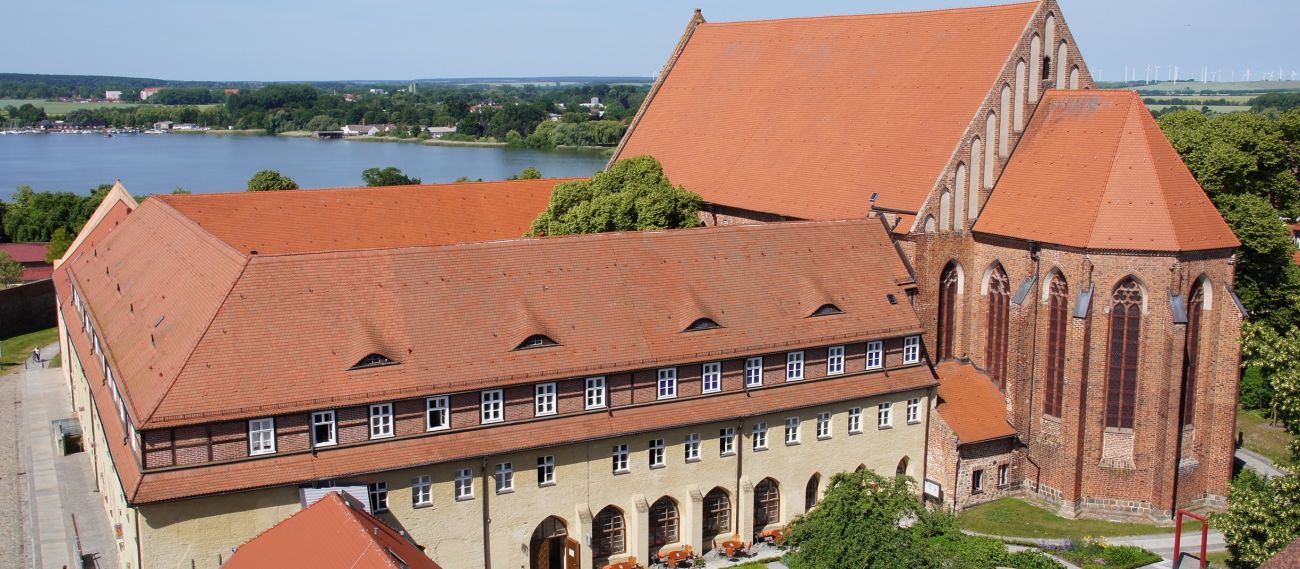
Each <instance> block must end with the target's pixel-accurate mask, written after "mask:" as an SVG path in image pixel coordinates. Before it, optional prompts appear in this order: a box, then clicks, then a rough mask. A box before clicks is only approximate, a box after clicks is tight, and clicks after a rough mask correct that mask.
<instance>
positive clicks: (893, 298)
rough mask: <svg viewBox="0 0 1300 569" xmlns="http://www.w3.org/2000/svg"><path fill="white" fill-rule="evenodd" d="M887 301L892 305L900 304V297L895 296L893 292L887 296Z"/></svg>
mask: <svg viewBox="0 0 1300 569" xmlns="http://www.w3.org/2000/svg"><path fill="white" fill-rule="evenodd" d="M885 300H888V301H889V303H890V304H898V297H897V296H894V293H892V292H891V293H886V294H885Z"/></svg>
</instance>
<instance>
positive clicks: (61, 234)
mask: <svg viewBox="0 0 1300 569" xmlns="http://www.w3.org/2000/svg"><path fill="white" fill-rule="evenodd" d="M74 237H75V236H74V235H73V234H72V233H70V232H68V230H67V229H66V228H63V227H60V228H58V229H55V230H54V234H53V235H51V236H50V242H49V243H46V244H45V262H47V263H53V262H54V260H55V259H60V258H62V257H63V254H64V253H67V252H68V247H71V246H72V239H73V238H74Z"/></svg>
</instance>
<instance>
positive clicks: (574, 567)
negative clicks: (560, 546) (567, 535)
mask: <svg viewBox="0 0 1300 569" xmlns="http://www.w3.org/2000/svg"><path fill="white" fill-rule="evenodd" d="M578 551H580V549H579V547H578V542H577V541H574V540H572V539H566V540H564V569H578Z"/></svg>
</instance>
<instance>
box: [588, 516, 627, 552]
mask: <svg viewBox="0 0 1300 569" xmlns="http://www.w3.org/2000/svg"><path fill="white" fill-rule="evenodd" d="M591 530H592V531H591V554H592V556H593V557H595V558H596V559H605V558H608V557H609V556H611V555H620V554H622V553H625V552H626V551H627V541H626V539H625V535H624V526H623V511H622V510H620V509H618V508H616V507H614V506H606V507H605V509H603V510H601V511H600V513H598V514H596V517H595V518H593V519H592V521H591Z"/></svg>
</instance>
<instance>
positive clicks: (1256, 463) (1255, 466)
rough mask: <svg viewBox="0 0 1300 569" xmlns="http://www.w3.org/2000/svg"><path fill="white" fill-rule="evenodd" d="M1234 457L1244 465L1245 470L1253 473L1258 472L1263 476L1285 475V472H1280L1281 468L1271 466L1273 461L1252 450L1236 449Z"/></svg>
mask: <svg viewBox="0 0 1300 569" xmlns="http://www.w3.org/2000/svg"><path fill="white" fill-rule="evenodd" d="M1236 456H1237V460H1240V461H1241V462H1242V463H1244V464H1245V465H1246V468H1249V469H1251V470H1254V471H1255V472H1258V473H1260V474H1263V475H1265V476H1286V474H1287V473H1286V471H1284V470H1282V469H1281V468H1278V467H1277V465H1275V464H1273V461H1271V460H1269V459H1268V458H1265V457H1264V455H1261V454H1259V453H1257V452H1255V451H1253V450H1249V449H1246V448H1244V447H1243V448H1239V449H1237V454H1236Z"/></svg>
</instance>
